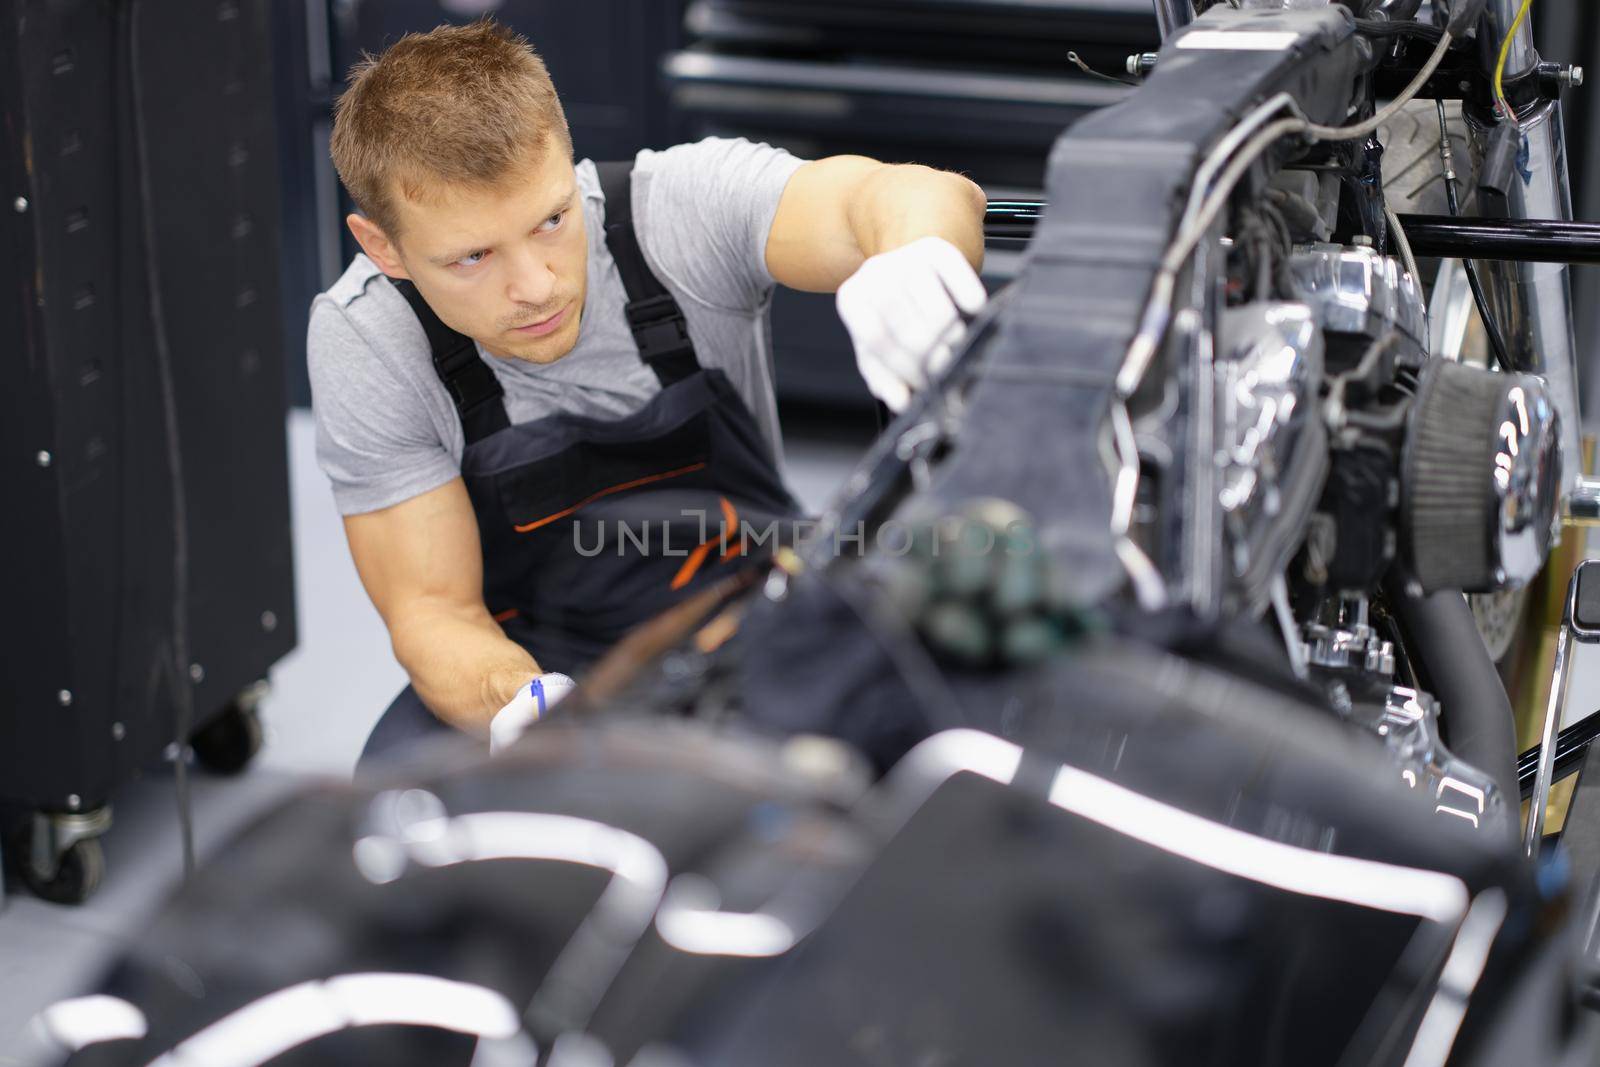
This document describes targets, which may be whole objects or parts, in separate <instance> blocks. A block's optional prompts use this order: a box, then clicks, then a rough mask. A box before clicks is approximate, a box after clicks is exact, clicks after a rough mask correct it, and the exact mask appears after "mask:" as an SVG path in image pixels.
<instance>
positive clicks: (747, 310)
mask: <svg viewBox="0 0 1600 1067" xmlns="http://www.w3.org/2000/svg"><path fill="white" fill-rule="evenodd" d="M802 162H803V161H802V160H799V159H796V158H795V157H793V156H791V155H790V154H789V153H787V152H784V151H782V150H781V149H776V148H771V147H769V146H767V145H764V144H751V143H750V142H749V141H746V140H743V139H739V140H724V139H718V138H709V139H707V140H704V141H699V142H696V143H694V144H682V145H676V146H674V147H672V148H669V149H666V150H665V151H661V152H654V151H649V150H646V151H643V152H640V153H639V155H638V157H637V159H636V161H635V165H634V171H633V217H634V228H635V231H636V232H637V234H638V237H639V245H640V247H641V248H642V249H643V250H644V255H645V259H646V260H647V261H648V262H649V264H650V267H651V269H652V270H653V271H654V272H655V275H656V277H657V278H659V279H660V280H661V282H662V284H663V285H665V286H666V287H667V288H668V290H670V291H671V293H672V295H673V296H674V297H676V298H677V301H678V305H679V306H680V307H681V308H682V309H683V312H684V316H685V318H687V319H688V323H689V335H690V337H691V339H692V340H693V341H694V345H695V351H696V354H697V356H698V357H699V359H700V363H701V365H702V366H704V367H708V368H710V367H717V368H720V369H721V370H722V371H723V372H724V373H726V374H727V376H728V379H729V381H731V382H732V384H733V386H734V388H735V389H737V390H738V392H739V395H740V396H741V397H742V398H743V399H744V402H745V404H746V405H747V406H748V407H749V409H750V412H751V414H752V415H754V416H755V419H756V422H757V424H758V425H759V426H760V428H761V430H762V432H763V433H764V434H765V436H766V438H767V440H768V441H769V442H770V443H771V446H772V454H773V457H774V459H775V460H776V461H777V462H778V463H779V464H780V470H781V464H782V456H783V449H782V441H781V438H780V437H779V434H778V414H777V404H776V401H775V400H774V397H773V389H772V358H771V344H770V337H769V330H768V323H767V314H766V312H767V308H768V306H769V304H770V303H771V300H772V288H773V280H772V276H771V275H770V274H769V273H768V272H767V266H766V244H767V234H768V231H769V230H770V229H771V227H772V218H773V216H774V214H776V212H777V208H778V198H779V197H780V196H781V195H782V193H783V188H784V185H785V184H786V183H787V182H788V180H789V178H790V176H791V175H792V174H793V173H794V172H795V170H796V169H797V168H798V167H800V165H801V164H802ZM577 175H578V188H579V190H580V192H581V196H582V200H583V212H584V222H585V224H586V226H587V229H588V242H589V268H588V271H589V279H588V281H589V290H588V298H587V302H586V304H585V305H584V313H583V318H582V320H581V324H580V328H579V333H578V341H577V345H576V346H575V347H574V348H573V350H572V351H571V352H570V353H568V354H567V355H566V356H565V357H563V358H562V359H560V360H557V361H556V362H555V363H550V364H545V365H539V364H535V363H530V362H527V361H524V360H519V359H509V358H499V357H496V356H491V355H489V354H487V353H486V352H484V351H483V347H482V346H481V345H480V346H479V347H478V354H479V355H480V356H481V357H482V358H483V359H485V360H486V361H487V362H488V364H489V365H490V366H491V367H492V368H494V374H495V377H496V378H498V379H499V380H500V385H501V387H502V388H503V389H504V390H505V405H506V414H507V415H508V417H509V418H510V420H511V422H512V423H513V424H516V423H522V422H528V421H530V420H533V419H537V418H541V417H543V416H546V415H550V414H552V413H554V412H558V411H568V412H573V413H576V414H581V415H588V416H596V417H601V418H620V417H622V416H624V415H628V414H631V413H632V412H634V411H637V410H638V409H639V408H641V407H643V406H644V405H645V403H646V402H647V401H649V399H650V398H651V397H652V396H654V395H655V394H656V393H657V392H659V391H660V388H661V386H660V383H659V382H658V380H657V379H656V377H655V374H654V372H652V371H651V370H650V369H649V368H648V367H646V366H645V365H644V363H643V361H642V360H641V359H640V358H639V350H638V348H637V347H636V346H635V345H634V342H633V335H632V334H631V333H629V332H628V324H627V320H626V317H625V316H624V313H623V307H624V305H625V303H626V299H627V298H626V295H625V294H624V292H623V288H622V279H621V278H620V277H619V276H618V274H617V269H616V266H615V264H613V262H612V259H611V253H610V251H609V250H607V248H606V244H605V230H604V218H605V197H604V196H603V195H602V194H601V192H600V183H599V180H598V178H597V177H596V175H595V169H594V164H593V163H591V162H590V161H588V160H583V161H582V162H580V163H579V164H578V166H577ZM306 355H307V359H308V361H309V364H310V370H311V395H312V406H313V407H314V409H315V411H316V417H317V460H318V462H319V463H320V464H321V466H322V469H323V471H324V472H325V473H326V474H327V475H328V477H329V479H330V480H331V481H332V482H333V494H334V500H335V502H336V503H337V504H338V508H339V511H340V513H341V514H345V515H354V514H359V513H361V512H367V511H376V510H378V509H379V508H385V507H389V506H390V505H393V504H398V503H400V502H401V501H403V500H408V499H410V498H411V497H414V496H417V495H419V494H421V493H425V492H428V491H429V490H430V489H436V488H438V487H439V486H441V485H444V484H445V483H446V482H448V481H450V479H452V478H454V477H456V476H457V475H459V474H460V472H461V452H462V448H463V438H462V433H461V420H460V418H459V417H458V416H457V415H456V411H455V407H454V406H453V405H452V404H451V401H450V396H449V394H448V393H446V392H445V389H444V386H443V384H442V383H440V381H439V378H438V376H437V375H436V374H435V373H434V370H433V362H432V359H431V356H430V354H429V351H428V342H427V339H426V338H425V337H424V336H423V333H422V327H421V325H420V324H418V322H417V319H416V316H415V315H413V314H412V313H411V308H410V306H409V305H407V303H406V301H405V298H404V297H402V296H401V295H400V294H399V292H398V291H397V290H396V289H395V288H394V286H393V285H391V284H390V282H389V280H388V278H386V277H385V276H384V275H383V274H382V273H381V272H380V271H379V270H378V268H377V267H376V266H375V265H374V264H373V263H372V261H371V260H369V259H368V258H367V257H366V256H362V255H358V256H356V258H355V259H354V260H353V261H352V262H351V264H350V267H349V269H347V270H346V271H345V272H344V275H343V276H342V277H341V278H340V279H339V280H338V281H337V282H336V283H334V285H333V286H332V288H330V289H329V290H328V291H327V292H325V293H322V294H320V295H319V296H317V298H316V299H315V300H314V301H313V302H312V305H311V326H310V329H309V331H308V334H307V338H306Z"/></svg>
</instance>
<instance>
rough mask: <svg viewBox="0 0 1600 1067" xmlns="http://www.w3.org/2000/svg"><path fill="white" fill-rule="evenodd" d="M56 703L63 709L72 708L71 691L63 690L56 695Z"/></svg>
mask: <svg viewBox="0 0 1600 1067" xmlns="http://www.w3.org/2000/svg"><path fill="white" fill-rule="evenodd" d="M56 703H57V704H60V705H61V706H62V707H64V708H70V707H71V706H72V690H70V689H63V690H61V692H59V693H57V694H56Z"/></svg>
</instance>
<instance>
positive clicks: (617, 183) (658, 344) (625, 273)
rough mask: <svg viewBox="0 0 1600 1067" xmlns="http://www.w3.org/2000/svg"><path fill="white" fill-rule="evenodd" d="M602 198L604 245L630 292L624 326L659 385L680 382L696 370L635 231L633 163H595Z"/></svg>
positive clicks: (677, 312) (684, 333)
mask: <svg viewBox="0 0 1600 1067" xmlns="http://www.w3.org/2000/svg"><path fill="white" fill-rule="evenodd" d="M595 171H596V172H597V173H598V174H599V176H600V190H601V192H603V193H605V197H606V247H607V248H609V249H610V250H611V258H612V259H613V260H614V261H615V262H616V264H617V273H618V274H620V275H622V288H623V289H624V290H626V291H627V294H628V309H627V310H628V328H629V329H630V330H632V331H633V342H634V344H636V345H638V346H639V355H640V356H641V357H642V358H643V359H644V361H645V363H646V365H648V366H649V368H650V369H651V370H653V371H655V373H656V377H657V378H659V379H660V380H661V384H662V385H664V386H665V385H671V384H672V383H673V382H676V381H682V380H683V379H684V378H687V377H688V376H689V375H691V374H693V373H695V372H696V371H697V370H699V369H700V364H699V361H698V360H696V359H695V354H694V342H692V341H690V340H689V323H688V322H687V321H686V320H685V319H684V317H683V309H682V308H680V307H678V302H677V301H676V300H674V299H673V298H672V294H671V293H669V292H668V291H667V287H666V286H664V285H662V284H661V282H660V280H659V279H657V278H656V276H655V274H654V273H653V272H652V271H651V270H650V265H649V264H648V263H646V262H645V258H644V252H643V250H641V249H640V248H639V237H638V235H637V234H636V233H634V229H633V198H632V188H631V186H632V184H633V162H632V161H631V160H629V161H624V162H620V163H596V164H595Z"/></svg>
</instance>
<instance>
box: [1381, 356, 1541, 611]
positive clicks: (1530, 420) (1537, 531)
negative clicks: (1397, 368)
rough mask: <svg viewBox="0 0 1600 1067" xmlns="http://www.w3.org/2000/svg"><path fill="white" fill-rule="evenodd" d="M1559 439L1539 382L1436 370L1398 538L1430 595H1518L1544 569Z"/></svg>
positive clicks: (1444, 366)
mask: <svg viewBox="0 0 1600 1067" xmlns="http://www.w3.org/2000/svg"><path fill="white" fill-rule="evenodd" d="M1560 439H1561V429H1560V419H1559V417H1558V416H1557V414H1556V409H1555V406H1554V404H1553V403H1552V402H1551V399H1550V397H1549V395H1548V393H1547V391H1546V389H1545V386H1544V384H1543V383H1542V382H1541V381H1540V380H1539V379H1537V378H1534V377H1532V376H1530V375H1522V374H1496V373H1492V372H1489V371H1485V370H1479V369H1477V368H1475V367H1467V366H1463V365H1460V364H1456V363H1448V362H1444V361H1442V360H1439V361H1434V362H1433V363H1431V364H1429V366H1428V367H1427V368H1426V370H1425V371H1424V373H1423V375H1422V379H1421V384H1420V387H1419V390H1418V394H1417V402H1416V405H1415V407H1414V409H1413V411H1412V414H1411V421H1410V426H1409V429H1408V433H1407V435H1406V447H1405V457H1404V461H1403V464H1402V486H1403V492H1402V494H1401V500H1402V506H1401V541H1402V545H1403V548H1404V552H1405V557H1406V562H1407V565H1408V567H1409V568H1410V570H1411V573H1412V576H1413V577H1414V578H1415V579H1416V581H1417V583H1418V584H1419V585H1420V586H1421V587H1422V588H1423V590H1424V591H1433V590H1436V589H1461V590H1465V591H1467V592H1472V593H1481V592H1491V591H1493V590H1497V589H1513V588H1517V587H1519V586H1522V585H1524V584H1526V583H1527V582H1528V581H1529V580H1531V579H1532V578H1533V576H1534V575H1535V574H1537V573H1538V572H1539V568H1540V567H1541V566H1543V565H1544V560H1545V557H1546V556H1547V555H1548V554H1549V551H1550V546H1551V544H1552V543H1553V541H1554V539H1555V537H1556V527H1557V523H1558V521H1559V511H1560V491H1561V468H1562V458H1561V452H1560Z"/></svg>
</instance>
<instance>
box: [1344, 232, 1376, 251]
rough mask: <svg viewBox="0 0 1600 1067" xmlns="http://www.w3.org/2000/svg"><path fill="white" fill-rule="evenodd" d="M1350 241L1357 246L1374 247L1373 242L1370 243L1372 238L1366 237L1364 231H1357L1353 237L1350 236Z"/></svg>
mask: <svg viewBox="0 0 1600 1067" xmlns="http://www.w3.org/2000/svg"><path fill="white" fill-rule="evenodd" d="M1350 243H1351V244H1353V245H1355V246H1356V247H1357V248H1372V247H1374V246H1373V243H1372V238H1371V237H1368V236H1367V235H1366V234H1364V233H1358V234H1356V235H1355V236H1354V237H1352V238H1350Z"/></svg>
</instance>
